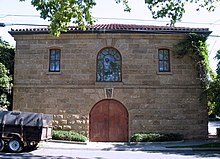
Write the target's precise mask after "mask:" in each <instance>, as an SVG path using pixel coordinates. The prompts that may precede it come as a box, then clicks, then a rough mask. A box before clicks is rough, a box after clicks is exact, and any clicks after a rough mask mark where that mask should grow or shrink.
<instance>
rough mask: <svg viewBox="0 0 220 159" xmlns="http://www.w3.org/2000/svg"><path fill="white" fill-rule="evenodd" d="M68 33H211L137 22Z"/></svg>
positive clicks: (73, 28) (23, 31) (25, 31)
mask: <svg viewBox="0 0 220 159" xmlns="http://www.w3.org/2000/svg"><path fill="white" fill-rule="evenodd" d="M67 30H68V31H67V33H83V32H84V33H88V32H91V33H96V32H99V33H107V32H111V33H123V32H129V33H158V34H159V33H167V34H168V33H190V32H195V33H202V34H210V33H211V31H209V29H208V28H188V27H169V26H155V25H135V24H96V25H94V26H89V27H87V28H86V30H81V29H80V28H79V27H77V26H70V27H68V29H67ZM48 32H49V28H28V29H11V31H9V33H10V34H11V35H14V34H47V33H48Z"/></svg>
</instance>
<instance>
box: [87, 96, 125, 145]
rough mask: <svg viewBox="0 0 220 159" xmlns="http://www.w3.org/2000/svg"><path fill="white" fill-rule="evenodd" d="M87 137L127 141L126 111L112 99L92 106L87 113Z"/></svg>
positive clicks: (108, 140) (96, 139) (97, 139)
mask: <svg viewBox="0 0 220 159" xmlns="http://www.w3.org/2000/svg"><path fill="white" fill-rule="evenodd" d="M89 130H90V131H89V138H90V141H95V142H127V141H128V111H127V109H126V108H125V106H124V105H123V104H122V103H120V102H118V101H116V100H113V99H106V100H102V101H100V102H98V103H97V104H95V105H94V106H93V108H92V109H91V111H90V114H89Z"/></svg>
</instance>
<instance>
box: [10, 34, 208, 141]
mask: <svg viewBox="0 0 220 159" xmlns="http://www.w3.org/2000/svg"><path fill="white" fill-rule="evenodd" d="M183 38H184V36H183V35H181V34H179V35H153V34H146V35H144V34H63V35H62V36H61V37H60V38H55V37H52V36H50V35H46V34H45V35H43V34H42V35H41V34H35V35H19V36H15V40H16V42H17V43H16V45H17V46H16V49H17V50H16V57H15V58H16V59H15V79H14V106H13V107H14V110H20V111H31V112H42V113H50V114H54V122H53V126H54V128H57V129H68V130H69V129H72V130H75V131H77V132H80V133H83V134H85V135H87V136H88V134H89V132H88V131H89V113H90V110H91V109H92V107H93V106H94V105H95V104H96V103H97V102H98V101H100V100H103V99H105V98H106V96H105V91H104V90H105V88H113V90H114V91H113V92H114V93H113V99H116V100H118V101H120V102H121V103H122V104H124V106H125V107H126V108H127V109H128V112H129V134H130V136H131V135H132V134H133V133H135V132H165V133H181V134H184V137H185V138H186V139H192V138H206V137H207V132H208V130H207V110H206V102H205V100H204V99H203V100H201V94H202V91H203V90H202V89H201V88H200V81H199V80H198V78H197V72H196V70H195V64H194V62H193V60H192V59H191V58H190V57H183V58H177V57H175V56H174V55H173V52H172V50H174V47H175V44H177V42H178V41H180V40H181V39H183ZM105 47H114V48H116V49H117V50H118V51H119V52H120V53H121V55H122V82H96V56H97V54H98V52H99V51H100V50H101V49H102V48H105ZM50 48H60V49H61V72H59V73H52V72H49V71H48V68H49V66H48V65H49V62H48V61H49V49H50ZM161 48H167V49H170V50H171V72H169V73H160V72H158V49H161Z"/></svg>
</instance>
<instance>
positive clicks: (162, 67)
mask: <svg viewBox="0 0 220 159" xmlns="http://www.w3.org/2000/svg"><path fill="white" fill-rule="evenodd" d="M158 59H159V62H158V64H159V72H170V53H169V50H167V49H160V50H159V51H158Z"/></svg>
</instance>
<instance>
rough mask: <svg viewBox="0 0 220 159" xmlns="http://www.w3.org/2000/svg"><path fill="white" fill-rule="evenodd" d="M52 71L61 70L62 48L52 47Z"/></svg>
mask: <svg viewBox="0 0 220 159" xmlns="http://www.w3.org/2000/svg"><path fill="white" fill-rule="evenodd" d="M49 71H50V72H60V49H50V61H49Z"/></svg>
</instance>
